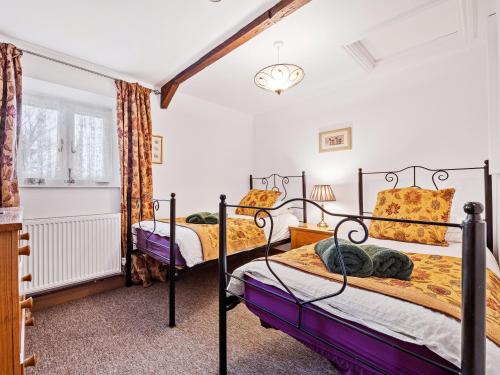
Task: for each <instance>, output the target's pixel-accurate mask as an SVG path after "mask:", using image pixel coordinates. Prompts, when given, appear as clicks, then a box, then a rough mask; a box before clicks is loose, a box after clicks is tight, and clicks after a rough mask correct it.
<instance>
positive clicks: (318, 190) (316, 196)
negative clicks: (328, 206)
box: [310, 185, 336, 228]
mask: <svg viewBox="0 0 500 375" xmlns="http://www.w3.org/2000/svg"><path fill="white" fill-rule="evenodd" d="M310 198H311V200H313V201H315V202H321V208H324V205H323V202H333V201H335V200H336V199H335V194H333V190H332V187H331V185H314V187H313V189H312V191H311V196H310ZM317 225H318V227H320V228H328V223H327V222H326V221H325V213H324V212H323V211H321V221H320V222H319V223H318V224H317Z"/></svg>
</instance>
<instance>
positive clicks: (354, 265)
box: [314, 237, 373, 277]
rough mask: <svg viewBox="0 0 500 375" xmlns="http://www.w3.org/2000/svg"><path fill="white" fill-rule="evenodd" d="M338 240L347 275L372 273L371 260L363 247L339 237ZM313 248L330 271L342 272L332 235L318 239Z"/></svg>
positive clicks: (360, 275)
mask: <svg viewBox="0 0 500 375" xmlns="http://www.w3.org/2000/svg"><path fill="white" fill-rule="evenodd" d="M338 242H339V250H340V253H341V254H342V258H343V259H344V265H345V268H346V273H347V275H348V276H356V277H368V276H370V275H371V274H372V273H373V262H372V260H371V258H370V257H369V256H368V254H367V253H366V252H365V251H364V250H363V249H361V248H360V247H359V246H357V245H356V244H353V243H352V242H350V241H347V240H343V239H340V238H339V239H338ZM314 250H315V251H316V253H317V254H318V255H319V256H320V258H321V259H322V260H323V263H325V265H326V267H327V268H328V270H329V271H330V272H333V273H340V274H341V273H342V268H341V267H340V263H339V259H338V256H337V251H336V250H335V240H334V238H333V237H331V238H327V239H325V240H322V241H319V242H318V243H317V244H316V245H315V246H314Z"/></svg>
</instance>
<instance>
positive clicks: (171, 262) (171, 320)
mask: <svg viewBox="0 0 500 375" xmlns="http://www.w3.org/2000/svg"><path fill="white" fill-rule="evenodd" d="M148 200H151V204H152V216H153V217H152V218H147V220H152V221H153V230H152V231H150V233H149V234H148V236H147V238H146V246H145V247H144V248H143V247H139V246H138V244H137V241H134V237H133V231H132V210H133V207H134V206H133V202H135V203H136V204H135V209H138V210H139V222H138V223H139V227H140V228H141V229H142V227H141V222H142V221H143V217H142V210H141V207H140V205H141V204H142V202H144V201H148ZM161 202H168V203H169V205H170V215H169V225H170V236H169V247H170V248H169V257H168V284H169V285H168V301H169V303H168V325H169V327H175V280H176V275H177V269H176V265H175V263H176V254H175V246H176V245H175V241H176V239H175V227H176V226H175V216H176V211H175V209H176V207H175V205H176V199H175V193H172V194H171V195H170V199H157V198H153V197H149V196H148V197H144V196H142V197H139V198H133V197H132V194H130V193H129V194H127V253H126V272H125V273H126V285H127V287H129V286H131V285H132V253H133V252H134V245H135V246H136V247H137V250H138V251H142V252H144V253H146V254H148V255H152V256H153V258H155V259H157V260H159V261H160V262H162V263H166V261H165V260H164V259H158V258H157V257H155V256H154V254H152V253H151V251H149V248H148V246H149V244H150V242H149V239H150V238H151V236H152V235H153V234H155V231H156V226H157V219H156V213H157V212H158V210H159V209H160V203H161Z"/></svg>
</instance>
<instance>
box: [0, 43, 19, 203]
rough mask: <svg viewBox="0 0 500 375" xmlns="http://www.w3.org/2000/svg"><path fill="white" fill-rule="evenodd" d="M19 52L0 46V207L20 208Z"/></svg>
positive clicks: (12, 48)
mask: <svg viewBox="0 0 500 375" xmlns="http://www.w3.org/2000/svg"><path fill="white" fill-rule="evenodd" d="M21 55H22V51H20V50H18V49H17V48H16V47H15V46H13V45H12V44H6V43H0V88H1V90H2V92H1V95H0V153H1V155H0V176H1V181H0V184H1V186H0V194H1V197H0V198H1V199H0V206H1V207H17V206H19V187H18V184H17V173H16V157H17V145H18V143H19V133H20V129H21V109H22V102H21V96H22V69H21Z"/></svg>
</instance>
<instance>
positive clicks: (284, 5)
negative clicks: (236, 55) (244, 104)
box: [161, 0, 311, 108]
mask: <svg viewBox="0 0 500 375" xmlns="http://www.w3.org/2000/svg"><path fill="white" fill-rule="evenodd" d="M310 1H311V0H281V1H280V2H279V3H278V4H276V5H274V6H273V7H272V8H271V9H269V10H267V11H266V12H264V13H263V14H261V15H260V16H259V17H257V18H256V19H254V20H253V21H252V22H250V23H249V24H248V25H246V26H245V27H243V28H242V29H241V30H240V31H238V32H237V33H235V34H234V35H233V36H231V37H230V38H229V39H227V40H225V41H224V42H222V43H221V44H219V45H218V46H217V47H215V48H214V49H212V50H211V51H210V52H208V53H207V54H205V55H204V56H203V57H202V58H200V59H199V60H198V61H196V62H195V63H194V64H192V65H190V66H189V67H187V68H186V69H184V70H183V71H182V72H180V73H179V74H177V75H176V76H175V77H174V78H172V79H171V80H170V81H168V82H167V83H165V84H164V85H163V86H162V88H161V107H162V108H167V107H168V105H169V104H170V101H171V100H172V98H173V97H174V94H175V92H176V91H177V88H178V87H179V85H180V84H181V83H182V82H184V81H186V80H187V79H189V78H191V77H192V76H194V75H195V74H197V73H199V72H200V71H201V70H203V69H205V68H206V67H207V66H209V65H211V64H213V63H214V62H216V61H217V60H219V59H220V58H222V57H224V56H226V55H227V54H228V53H230V52H231V51H233V50H235V49H236V48H238V47H239V46H241V45H242V44H244V43H246V42H247V41H249V40H250V39H252V38H253V37H254V36H256V35H258V34H260V33H261V32H263V31H264V30H266V29H267V28H269V27H271V26H272V25H274V24H275V23H277V22H279V21H281V20H282V19H283V18H285V17H286V16H288V15H290V14H292V13H293V12H295V11H296V10H297V9H299V8H301V7H302V6H304V5H305V4H307V3H309V2H310Z"/></svg>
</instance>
